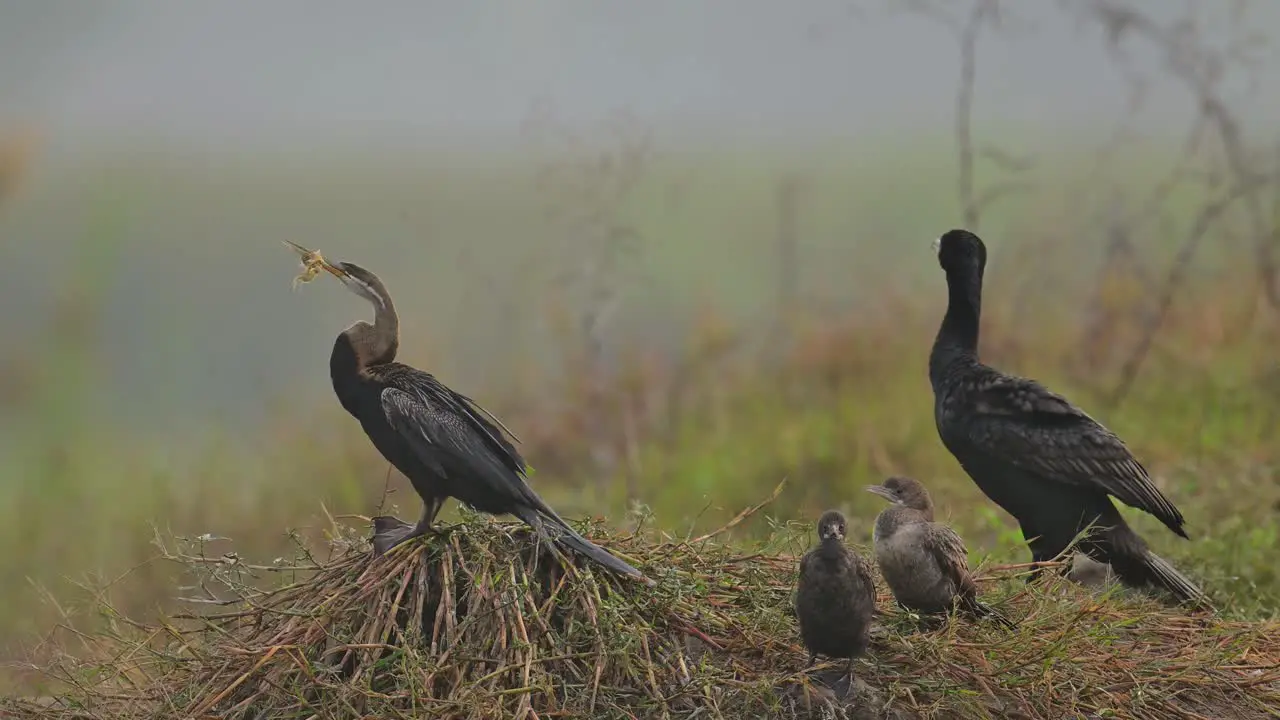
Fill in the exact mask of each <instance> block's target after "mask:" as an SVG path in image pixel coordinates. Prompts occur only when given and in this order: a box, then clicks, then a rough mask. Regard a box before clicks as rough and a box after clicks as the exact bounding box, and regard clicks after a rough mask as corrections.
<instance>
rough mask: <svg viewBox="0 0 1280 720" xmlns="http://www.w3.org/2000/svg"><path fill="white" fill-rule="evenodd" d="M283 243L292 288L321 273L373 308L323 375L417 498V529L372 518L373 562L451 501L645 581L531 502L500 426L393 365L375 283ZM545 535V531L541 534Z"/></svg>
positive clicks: (390, 323) (386, 302)
mask: <svg viewBox="0 0 1280 720" xmlns="http://www.w3.org/2000/svg"><path fill="white" fill-rule="evenodd" d="M287 244H288V245H289V246H291V247H293V248H294V249H295V250H297V251H298V253H299V254H301V255H302V258H303V267H304V272H303V274H302V275H301V276H299V278H298V280H301V281H304V282H305V281H309V280H310V279H311V278H312V277H314V276H315V275H316V274H317V273H319V272H320V271H321V270H324V271H327V272H328V273H330V274H331V275H333V276H334V277H336V278H338V279H339V280H341V281H342V283H343V285H345V286H346V287H347V289H348V290H351V291H352V292H354V293H355V294H356V295H359V296H360V297H362V298H364V299H365V300H368V301H369V302H370V303H371V304H372V305H373V324H372V325H370V324H369V323H367V322H364V321H360V322H357V323H355V324H354V325H352V326H351V327H349V328H347V329H346V330H345V331H343V332H342V333H341V334H340V335H338V337H337V339H336V340H335V341H334V343H333V351H332V353H331V354H330V356H329V375H330V378H331V380H332V382H333V390H334V392H335V393H336V394H337V396H338V400H339V402H341V403H342V407H343V408H345V409H346V411H347V412H349V413H350V414H351V415H352V416H353V417H355V418H356V419H357V420H359V421H360V425H361V427H363V428H364V431H365V434H366V435H368V436H369V439H370V440H371V441H373V445H374V447H376V448H377V449H378V452H380V453H382V455H383V457H385V458H386V459H387V460H388V461H390V463H391V464H392V465H394V466H395V467H396V469H397V470H399V471H400V472H402V473H404V475H405V477H407V478H409V482H410V483H412V484H413V489H414V490H416V491H417V493H418V495H419V496H421V498H422V515H421V517H420V518H419V519H418V522H417V524H416V525H412V526H410V525H408V524H407V523H403V522H401V521H399V520H396V519H395V518H389V517H380V518H374V538H373V545H374V551H375V552H376V553H378V554H382V553H385V552H387V551H388V550H390V549H391V548H392V547H395V546H396V545H399V544H400V543H402V542H405V541H406V540H410V539H412V538H416V537H419V536H422V535H425V534H427V533H429V532H434V529H433V528H432V522H433V521H434V520H435V517H436V514H437V513H439V512H440V508H441V507H442V506H443V505H444V502H445V500H446V499H448V498H451V497H452V498H456V499H458V500H459V501H461V502H463V503H466V504H467V505H469V506H471V507H472V508H475V509H476V510H480V511H482V512H486V513H489V514H492V515H502V514H511V515H515V516H516V517H518V518H520V519H521V520H523V521H524V522H525V523H526V524H528V525H529V526H530V527H532V528H533V529H534V530H535V531H536V532H538V533H539V535H541V536H543V537H547V538H549V539H551V540H554V541H558V542H561V543H563V544H564V545H566V546H568V547H570V548H572V549H573V550H575V551H577V552H578V553H581V554H582V555H585V556H586V557H588V558H590V559H591V560H593V561H595V562H596V563H598V564H600V565H602V566H604V567H605V568H608V569H609V570H612V571H613V572H616V573H619V574H621V575H627V576H631V577H633V578H637V579H640V580H642V581H645V582H648V583H651V582H652V581H651V580H649V579H648V578H646V577H645V576H644V575H643V574H642V573H641V572H640V571H639V570H637V569H635V568H633V567H631V566H630V565H628V564H627V563H625V562H623V561H622V560H619V559H618V558H616V557H614V556H613V555H610V554H609V553H608V552H606V551H605V550H604V549H602V548H600V547H598V546H596V545H594V544H592V543H591V542H590V541H588V540H587V539H586V538H583V537H582V536H581V535H579V534H578V533H576V532H574V530H573V528H571V527H569V524H568V523H566V522H565V521H564V520H563V519H561V518H560V516H559V515H557V514H556V512H555V511H554V510H552V509H551V507H550V506H548V505H547V503H546V502H544V501H543V500H542V498H540V497H538V495H537V493H535V492H534V491H533V489H532V488H531V487H529V485H528V483H527V482H526V481H525V467H526V466H525V461H524V458H522V457H521V456H520V453H519V452H518V451H517V450H516V448H515V446H514V445H512V444H511V442H509V441H508V440H507V439H506V438H505V437H504V436H503V434H502V431H503V430H506V427H505V426H503V425H502V423H501V421H499V420H498V419H497V418H496V417H494V416H492V415H491V414H489V413H488V412H487V411H486V410H484V409H483V408H481V407H480V406H479V405H478V404H477V403H476V402H475V401H473V400H472V399H471V398H469V397H467V396H465V395H462V394H460V393H457V392H454V391H453V390H451V389H449V388H448V387H446V386H445V385H444V384H443V383H441V382H440V381H439V380H437V379H436V378H435V377H433V376H432V375H431V374H429V373H426V372H423V371H422V370H418V369H417V368H413V367H410V366H408V365H405V364H403V363H398V362H395V357H396V350H397V349H398V348H399V345H400V336H399V319H398V316H397V315H396V310H395V305H394V303H393V302H392V301H391V295H390V293H388V292H387V289H386V286H384V285H383V284H382V281H381V280H379V279H378V277H377V276H376V275H374V274H373V273H372V272H370V271H368V270H366V269H364V268H362V267H360V266H359V265H356V264H354V263H349V262H338V263H330V262H328V261H327V260H324V259H323V258H322V257H321V256H320V254H319V253H318V252H313V251H310V250H307V249H306V248H303V247H301V246H299V245H296V244H294V243H287ZM499 428H501V429H499ZM507 432H508V433H510V431H507ZM512 437H513V439H514V437H515V436H514V435H512ZM548 526H552V527H553V528H554V529H553V530H552V531H550V532H549V531H548V530H549V528H548ZM556 531H558V532H556Z"/></svg>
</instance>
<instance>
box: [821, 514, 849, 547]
mask: <svg viewBox="0 0 1280 720" xmlns="http://www.w3.org/2000/svg"><path fill="white" fill-rule="evenodd" d="M845 526H846V523H845V520H844V515H841V514H840V512H839V511H838V510H828V511H826V512H824V513H822V517H821V518H818V539H819V540H831V539H835V540H844V535H845Z"/></svg>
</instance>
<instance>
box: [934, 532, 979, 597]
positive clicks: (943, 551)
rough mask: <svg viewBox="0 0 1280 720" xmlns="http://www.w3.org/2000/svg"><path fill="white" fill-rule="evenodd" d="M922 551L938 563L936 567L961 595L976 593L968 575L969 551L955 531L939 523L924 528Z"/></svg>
mask: <svg viewBox="0 0 1280 720" xmlns="http://www.w3.org/2000/svg"><path fill="white" fill-rule="evenodd" d="M925 527H926V528H927V532H925V533H924V549H925V551H926V552H927V553H929V555H930V556H932V557H933V558H934V560H935V561H936V562H937V563H938V567H940V568H942V571H943V572H944V573H945V574H946V576H947V577H948V578H950V579H951V582H952V584H954V585H955V587H956V589H957V590H959V591H960V594H962V595H971V594H974V593H976V592H977V589H978V588H977V585H976V584H975V583H974V581H973V576H972V575H971V574H970V573H969V550H968V548H966V547H965V546H964V540H962V539H961V538H960V536H959V535H958V534H956V531H955V530H952V529H951V528H950V527H947V526H946V525H943V524H941V523H929V524H927V525H926V526H925Z"/></svg>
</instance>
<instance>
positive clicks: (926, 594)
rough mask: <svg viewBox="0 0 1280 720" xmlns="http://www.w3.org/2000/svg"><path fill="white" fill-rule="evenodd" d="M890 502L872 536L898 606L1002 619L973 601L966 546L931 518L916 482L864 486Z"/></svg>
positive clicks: (926, 497) (975, 596)
mask: <svg viewBox="0 0 1280 720" xmlns="http://www.w3.org/2000/svg"><path fill="white" fill-rule="evenodd" d="M867 492H871V493H875V494H876V495H879V496H880V497H882V498H884V499H885V500H888V501H889V502H891V503H893V505H892V506H890V507H889V508H887V509H885V510H884V511H883V512H881V513H880V515H879V517H877V518H876V527H875V531H874V533H873V535H872V537H873V538H874V541H875V549H876V564H877V565H879V566H880V574H881V575H883V576H884V580H885V582H886V583H888V584H889V589H890V590H892V591H893V597H894V599H895V600H897V601H898V604H899V605H902V606H903V607H905V608H907V609H909V610H914V611H916V612H918V613H921V614H926V615H931V614H939V613H946V612H949V611H950V610H951V609H952V608H955V607H958V608H959V609H960V610H962V611H964V612H965V613H966V614H968V615H970V616H972V617H975V618H980V617H986V616H988V615H990V616H992V617H993V618H995V619H996V620H997V621H999V622H1001V623H1002V624H1004V625H1006V626H1008V627H1012V623H1010V622H1009V621H1008V620H1007V619H1005V618H1004V617H1002V616H1001V615H1000V614H999V613H996V612H995V611H993V610H992V609H991V608H989V607H987V606H986V605H984V604H982V603H981V602H979V601H978V586H977V584H976V583H975V582H974V581H973V575H972V574H971V573H970V572H969V557H968V551H967V550H966V549H965V546H964V541H963V540H961V539H960V536H959V535H957V534H956V531H955V530H952V529H951V528H949V527H947V526H946V525H943V524H941V523H937V522H934V521H933V501H932V500H931V499H930V498H929V492H928V491H927V490H925V488H924V485H923V484H922V483H920V481H918V480H915V479H914V478H909V477H891V478H889V479H887V480H885V481H884V484H882V485H869V486H867Z"/></svg>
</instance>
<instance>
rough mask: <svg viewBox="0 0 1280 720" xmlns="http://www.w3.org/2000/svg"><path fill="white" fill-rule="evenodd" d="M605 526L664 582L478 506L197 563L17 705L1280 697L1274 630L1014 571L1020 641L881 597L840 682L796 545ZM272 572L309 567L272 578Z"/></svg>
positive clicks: (755, 708) (819, 703) (872, 704)
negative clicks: (864, 644)
mask: <svg viewBox="0 0 1280 720" xmlns="http://www.w3.org/2000/svg"><path fill="white" fill-rule="evenodd" d="M589 530H590V531H591V532H590V535H591V536H593V537H595V538H597V540H598V541H599V542H601V543H602V544H604V545H605V546H607V547H609V548H611V549H612V550H613V551H614V552H617V553H618V554H619V555H621V556H623V557H625V558H626V559H627V560H628V561H630V562H632V563H633V564H635V565H636V566H637V567H639V568H641V569H642V570H643V571H645V572H646V573H647V574H648V575H649V576H650V577H652V578H654V579H655V580H657V583H658V584H657V587H654V588H646V587H644V586H642V585H640V584H638V583H634V582H628V581H620V580H617V579H615V578H613V577H606V576H604V575H602V574H600V573H597V572H594V571H592V570H589V569H585V568H583V567H578V566H575V565H572V564H562V563H561V562H560V561H559V560H557V558H556V556H554V555H553V554H552V553H551V552H549V551H548V550H547V549H546V548H545V547H539V546H538V545H537V544H536V543H534V542H532V541H531V539H530V538H529V537H528V534H527V532H526V531H525V529H524V528H523V527H522V526H519V525H516V524H512V523H500V522H497V521H494V520H492V519H489V518H480V517H468V518H466V519H465V521H464V522H463V523H462V524H460V525H458V526H455V527H454V528H452V530H451V532H450V533H449V534H448V535H447V536H446V537H438V538H431V539H429V540H427V541H425V542H421V543H412V544H408V545H405V546H401V547H400V548H397V549H396V550H395V551H393V552H391V553H389V554H388V555H387V556H386V557H383V558H379V559H373V558H371V556H370V555H369V553H368V549H367V543H365V542H364V541H363V540H362V539H360V538H353V539H351V540H344V541H341V542H339V543H338V544H339V545H340V546H341V547H340V548H339V551H338V552H337V553H336V555H335V557H334V558H333V559H332V560H329V561H324V562H316V563H314V565H310V566H307V567H305V568H302V569H298V568H287V569H286V568H282V567H281V565H280V564H279V563H277V564H276V565H274V566H252V565H248V564H246V563H245V562H244V561H243V560H241V559H239V558H237V557H235V556H233V555H227V556H222V557H196V556H192V555H187V556H185V557H186V559H187V561H188V562H190V563H192V565H193V566H194V568H195V570H196V571H198V572H197V575H198V576H199V578H198V581H197V582H196V584H195V586H196V587H198V588H200V589H201V590H202V591H203V595H204V596H205V597H204V598H203V602H204V603H205V607H207V608H209V611H207V612H202V613H199V614H191V615H186V616H175V617H173V618H170V619H168V620H166V621H164V622H162V623H159V624H154V625H141V624H134V623H126V622H125V621H123V620H120V619H117V620H116V621H115V622H114V623H113V626H112V629H111V630H109V631H108V632H104V633H100V634H97V635H94V636H92V637H89V638H87V639H86V640H85V642H86V643H87V646H86V647H87V650H86V651H84V652H79V653H77V654H76V657H74V658H73V657H72V656H71V655H64V656H62V657H60V658H57V659H55V660H54V661H53V662H52V663H51V664H49V665H48V666H47V667H46V668H44V669H45V671H46V672H48V673H49V674H50V675H51V676H52V677H55V678H57V679H58V680H59V682H60V683H61V685H62V688H61V689H60V690H59V694H57V695H56V696H49V697H46V698H43V699H40V700H14V701H8V702H7V704H0V715H3V714H4V712H3V711H8V712H10V713H13V714H15V715H17V716H22V717H36V718H139V719H141V718H215V717H216V718H246V719H248V718H255V719H256V718H373V717H376V718H423V717H450V718H453V717H458V718H511V717H515V718H547V717H589V718H641V717H724V718H729V717H740V716H747V717H762V716H764V717H783V718H785V717H802V716H810V715H813V716H819V715H823V716H836V717H840V716H843V717H860V718H880V717H895V718H897V717H902V718H906V717H953V718H970V717H973V718H978V717H1004V718H1053V719H1054V720H1059V719H1061V718H1094V717H1099V718H1100V717H1113V718H1164V717H1168V718H1201V717H1203V718H1228V717H1230V718H1255V717H1258V718H1262V717H1275V716H1276V713H1277V712H1278V708H1280V627H1277V626H1276V625H1275V624H1267V625H1264V624H1250V623H1239V622H1228V621H1223V620H1219V619H1215V618H1211V617H1207V616H1188V615H1186V614H1184V613H1182V612H1180V611H1176V610H1172V609H1168V608H1164V607H1161V606H1159V605H1157V604H1155V603H1153V602H1150V601H1146V600H1142V599H1135V598H1132V597H1121V596H1120V595H1118V594H1116V593H1110V594H1107V593H1104V594H1101V595H1098V594H1092V593H1091V592H1090V591H1088V590H1086V589H1083V588H1081V587H1079V586H1075V585H1068V584H1059V585H1053V584H1047V585H1045V584H1037V585H1033V586H1029V587H1028V586H1025V585H1024V584H1023V583H1021V582H1020V581H1018V580H1016V579H1012V578H1010V577H1009V576H1011V575H1012V574H1013V572H1014V571H1013V570H1009V569H1006V570H1002V571H999V572H997V573H996V574H995V576H988V578H987V581H988V582H987V585H986V593H987V598H988V599H989V600H991V601H992V602H994V603H995V604H997V605H998V606H1000V608H1001V610H1002V612H1004V613H1005V614H1006V615H1008V616H1010V617H1011V618H1013V619H1014V620H1015V621H1016V622H1018V624H1019V627H1018V629H1017V630H1015V631H1006V630H1003V629H1001V628H1000V627H998V626H996V625H994V624H991V623H982V624H976V625H975V624H973V623H969V622H966V621H962V620H953V621H951V622H949V623H945V624H943V626H942V627H941V628H940V629H932V630H930V629H921V627H920V626H919V624H918V623H917V622H916V619H914V618H911V617H909V616H907V615H905V614H903V613H902V612H901V611H899V610H897V609H896V608H894V607H893V606H892V604H891V602H890V599H889V598H888V596H887V595H885V594H884V593H882V594H881V597H880V604H881V607H882V608H883V609H884V615H883V616H882V618H881V626H880V628H878V630H877V631H876V632H875V636H874V640H873V645H872V649H871V652H870V654H869V657H867V658H865V659H862V660H860V661H858V662H857V663H855V665H854V668H855V670H854V672H855V674H856V675H857V678H858V680H857V682H856V683H855V684H853V686H852V687H850V683H849V682H848V680H847V679H840V680H835V678H839V677H840V676H841V675H843V667H844V663H843V662H842V661H837V662H831V663H826V664H820V665H818V666H817V667H815V668H813V669H812V670H809V671H806V670H805V668H804V666H805V662H806V654H805V652H804V650H803V648H802V647H801V646H800V644H799V640H798V635H797V631H796V624H795V619H794V616H793V614H792V612H791V596H792V588H793V585H794V582H795V575H796V566H797V558H796V557H795V556H794V555H793V554H791V553H790V552H777V551H776V548H778V547H782V545H781V544H772V545H769V546H765V547H761V548H760V549H759V552H756V553H751V554H744V553H743V552H742V551H741V550H739V549H734V548H733V547H730V546H727V545H722V544H719V543H717V542H715V541H714V539H709V538H705V537H704V538H699V539H694V540H678V539H672V538H652V537H646V536H644V535H634V534H629V535H620V534H610V533H609V532H608V531H607V530H605V529H604V528H602V527H592V528H589ZM802 530H803V531H805V532H807V531H808V530H809V529H808V528H803V529H802ZM790 532H792V530H788V529H784V530H783V531H780V534H782V535H785V534H788V533H790ZM794 539H795V538H794V537H792V538H791V539H790V540H788V541H785V542H790V541H792V540H794ZM794 546H795V545H794V544H792V547H794ZM267 570H276V571H281V570H286V571H287V572H288V573H289V574H295V573H300V575H299V576H298V577H296V578H295V579H294V580H293V581H291V582H288V583H285V584H276V586H275V587H272V588H260V587H256V586H255V583H254V582H252V581H251V578H252V577H253V576H255V575H262V574H265V573H266V571H267ZM1001 577H1004V578H1005V579H1008V580H1010V581H1009V582H1002V581H1001ZM881 589H882V590H883V589H884V587H883V584H881Z"/></svg>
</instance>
